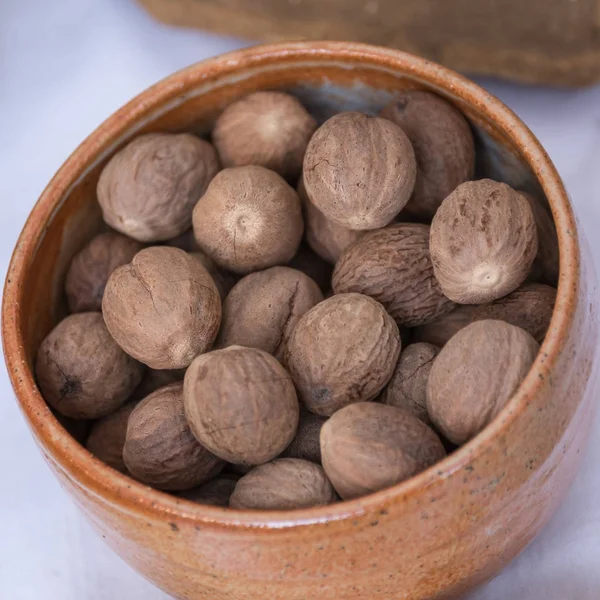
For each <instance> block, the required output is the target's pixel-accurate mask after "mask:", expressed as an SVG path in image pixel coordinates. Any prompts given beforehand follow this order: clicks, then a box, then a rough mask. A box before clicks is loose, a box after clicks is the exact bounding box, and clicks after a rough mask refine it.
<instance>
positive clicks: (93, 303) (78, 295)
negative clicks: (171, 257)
mask: <svg viewBox="0 0 600 600" xmlns="http://www.w3.org/2000/svg"><path fill="white" fill-rule="evenodd" d="M142 248H143V246H142V244H140V242H136V241H135V240H132V239H131V238H128V237H126V236H124V235H121V234H120V233H115V232H113V231H108V232H106V233H101V234H99V235H97V236H96V237H95V238H93V239H92V241H91V242H89V243H88V244H86V245H85V246H84V247H83V248H82V249H81V250H80V251H79V252H78V253H77V254H76V255H75V256H74V257H73V260H72V261H71V264H70V265H69V270H68V271H67V277H66V280H65V292H66V294H67V301H68V303H69V309H70V310H71V312H86V311H99V310H101V308H102V296H103V295H104V288H105V287H106V282H107V281H108V278H109V277H110V274H111V273H112V272H113V271H114V270H115V269H116V268H117V267H120V266H121V265H125V264H127V263H128V262H131V260H132V259H133V257H134V256H135V255H136V254H137V253H138V252H139V251H140V250H141V249H142Z"/></svg>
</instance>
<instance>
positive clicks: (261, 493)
mask: <svg viewBox="0 0 600 600" xmlns="http://www.w3.org/2000/svg"><path fill="white" fill-rule="evenodd" d="M332 502H335V491H334V490H333V487H332V486H331V483H330V482H329V480H328V479H327V476H326V475H325V471H323V468H322V467H321V466H319V465H316V464H314V463H311V462H309V461H308V460H302V459H300V458H279V459H277V460H274V461H273V462H269V463H267V464H264V465H260V466H259V467H255V468H254V469H252V471H250V473H248V475H244V477H242V478H241V479H240V480H239V481H238V482H237V485H236V486H235V490H234V491H233V494H232V495H231V498H230V501H229V505H230V506H231V508H241V509H251V510H257V509H260V510H292V509H295V508H310V507H311V506H322V505H324V504H331V503H332Z"/></svg>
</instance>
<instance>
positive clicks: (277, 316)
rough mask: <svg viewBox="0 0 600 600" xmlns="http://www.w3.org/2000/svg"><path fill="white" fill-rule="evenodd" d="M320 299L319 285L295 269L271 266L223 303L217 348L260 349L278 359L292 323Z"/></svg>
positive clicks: (249, 277) (248, 278)
mask: <svg viewBox="0 0 600 600" xmlns="http://www.w3.org/2000/svg"><path fill="white" fill-rule="evenodd" d="M321 300H323V294H322V293H321V290H320V289H319V286H318V285H317V284H316V283H315V282H314V281H313V280H312V279H311V278H310V277H308V275H305V274H304V273H302V272H301V271H297V270H296V269H290V268H289V267H271V268H270V269H266V270H264V271H258V272H257V273H250V275H246V276H245V277H243V278H242V279H241V280H240V281H239V282H238V283H237V284H236V285H235V286H234V287H233V289H232V290H231V292H229V295H228V296H227V298H226V299H225V302H224V303H223V322H222V323H221V329H220V331H219V336H218V338H217V347H219V348H226V347H227V346H235V345H237V346H247V347H249V348H260V349H261V350H264V351H265V352H268V353H269V354H272V355H273V356H275V357H276V358H277V359H278V360H281V359H282V358H283V350H284V348H285V344H286V342H287V339H288V337H289V336H290V333H291V332H292V330H293V329H294V327H295V326H296V323H297V322H298V320H299V319H300V317H301V316H302V315H303V314H304V313H305V312H306V311H307V310H309V309H311V308H312V307H313V306H314V305H315V304H318V303H319V302H321Z"/></svg>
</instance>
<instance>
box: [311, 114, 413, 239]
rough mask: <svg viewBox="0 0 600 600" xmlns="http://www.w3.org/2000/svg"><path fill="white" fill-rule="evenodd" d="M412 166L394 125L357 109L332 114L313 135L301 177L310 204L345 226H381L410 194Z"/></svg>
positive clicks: (410, 154) (408, 149) (410, 153)
mask: <svg viewBox="0 0 600 600" xmlns="http://www.w3.org/2000/svg"><path fill="white" fill-rule="evenodd" d="M416 172H417V166H416V162H415V153H414V151H413V148H412V146H411V144H410V142H409V140H408V138H407V137H406V135H405V134H404V132H403V131H402V129H400V127H398V126H397V125H395V124H394V123H392V122H391V121H388V120H387V119H380V118H378V117H371V116H368V115H365V114H363V113H358V112H346V113H341V114H338V115H335V116H334V117H331V119H329V120H328V121H326V122H325V123H324V124H323V125H321V127H319V129H317V131H316V132H315V134H314V135H313V137H312V139H311V140H310V143H309V145H308V148H307V149H306V154H305V155H304V166H303V177H304V186H305V188H306V193H307V194H308V197H309V198H310V200H311V202H312V203H313V204H314V205H315V206H316V207H317V208H318V209H319V210H320V211H321V212H322V213H323V214H324V215H325V216H326V217H327V218H328V219H330V220H332V221H334V222H336V223H338V225H342V226H343V227H347V228H349V229H359V230H361V229H378V228H380V227H384V226H385V225H387V224H388V223H390V222H391V221H392V219H393V218H394V217H395V216H396V215H397V214H398V213H399V212H400V211H401V210H402V209H403V208H404V206H405V204H406V203H407V202H408V199H409V198H410V195H411V194H412V191H413V188H414V185H415V177H416Z"/></svg>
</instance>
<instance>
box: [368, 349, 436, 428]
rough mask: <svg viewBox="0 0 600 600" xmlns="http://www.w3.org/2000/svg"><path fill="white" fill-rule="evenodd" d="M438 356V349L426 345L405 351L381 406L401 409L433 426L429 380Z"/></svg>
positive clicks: (388, 385)
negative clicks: (428, 410) (429, 403)
mask: <svg viewBox="0 0 600 600" xmlns="http://www.w3.org/2000/svg"><path fill="white" fill-rule="evenodd" d="M438 352H439V350H438V348H436V347H435V346H432V345H431V344H424V343H417V344H411V345H410V346H407V347H406V348H404V350H402V352H401V353H400V358H399V359H398V364H397V365H396V369H395V370H394V374H393V375H392V378H391V379H390V381H389V383H388V384H387V385H386V386H385V388H384V389H383V392H381V396H380V398H379V399H380V400H381V402H383V403H384V404H389V405H390V406H395V407H396V408H401V409H402V410H404V411H406V412H407V413H410V414H411V415H413V416H415V417H417V419H421V421H423V423H426V424H427V425H431V421H430V419H429V415H428V414H427V380H428V379H429V373H430V371H431V367H432V366H433V361H434V360H435V357H436V356H437V354H438Z"/></svg>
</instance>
